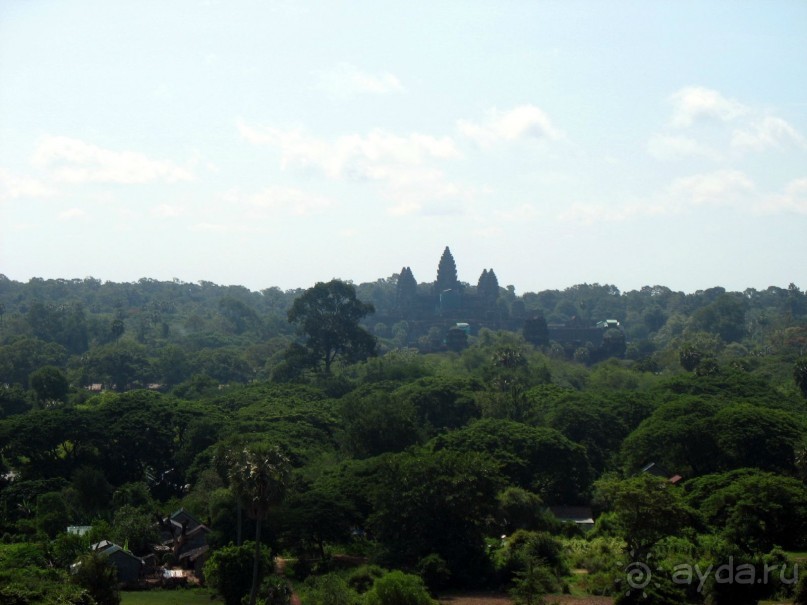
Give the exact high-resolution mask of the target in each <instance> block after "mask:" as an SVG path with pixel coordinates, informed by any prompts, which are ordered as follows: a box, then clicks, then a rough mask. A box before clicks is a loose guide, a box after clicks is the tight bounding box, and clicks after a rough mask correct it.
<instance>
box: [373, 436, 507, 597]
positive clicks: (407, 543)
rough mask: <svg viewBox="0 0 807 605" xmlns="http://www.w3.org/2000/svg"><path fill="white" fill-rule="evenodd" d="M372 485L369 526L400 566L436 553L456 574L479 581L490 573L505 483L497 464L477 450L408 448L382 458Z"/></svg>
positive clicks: (460, 579)
mask: <svg viewBox="0 0 807 605" xmlns="http://www.w3.org/2000/svg"><path fill="white" fill-rule="evenodd" d="M380 465H381V466H380V467H378V473H377V475H376V476H375V478H374V480H373V482H372V483H371V484H370V485H368V486H367V488H366V489H369V490H370V494H371V497H372V499H373V513H372V515H371V516H370V519H369V526H370V529H371V530H372V531H373V533H374V534H375V535H376V536H377V537H378V539H379V541H380V542H381V543H382V544H383V545H384V547H385V549H386V551H387V557H388V558H389V559H390V560H391V561H392V562H394V563H396V564H400V565H409V566H414V565H415V564H416V563H417V562H418V561H419V560H420V559H422V558H423V557H425V556H427V555H430V554H432V553H435V554H438V555H440V556H441V557H442V558H443V559H444V560H445V561H446V563H447V564H448V566H449V568H450V570H451V575H452V577H453V578H456V579H458V580H459V581H460V582H462V581H465V582H467V583H473V582H474V581H476V582H478V581H479V580H480V579H481V576H482V575H483V574H484V572H485V571H486V565H487V557H486V555H485V553H484V550H483V548H484V539H483V538H484V531H485V529H486V527H487V520H488V519H489V518H491V517H492V516H493V514H494V512H495V506H496V494H497V493H498V492H499V490H500V488H501V485H502V481H501V477H500V475H499V474H498V470H497V468H496V466H497V465H496V462H495V461H494V460H493V459H492V458H490V457H488V456H485V455H482V454H477V453H472V452H467V453H466V452H452V451H440V452H435V453H430V452H419V453H416V454H415V453H410V452H404V453H401V454H396V455H394V456H389V457H387V458H385V459H383V461H380Z"/></svg>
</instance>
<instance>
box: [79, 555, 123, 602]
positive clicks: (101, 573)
mask: <svg viewBox="0 0 807 605" xmlns="http://www.w3.org/2000/svg"><path fill="white" fill-rule="evenodd" d="M71 580H72V581H73V583H74V584H78V585H79V586H81V587H82V588H83V589H85V590H86V591H87V592H88V593H90V596H92V598H93V599H94V600H95V602H96V603H97V605H120V592H119V591H118V572H117V570H116V569H115V568H114V567H113V566H112V564H110V562H109V560H108V559H107V558H106V557H105V556H103V555H100V554H98V553H94V552H91V553H88V554H86V555H84V556H83V557H81V559H80V560H79V562H78V563H77V567H76V571H75V573H74V574H73V576H72V577H71Z"/></svg>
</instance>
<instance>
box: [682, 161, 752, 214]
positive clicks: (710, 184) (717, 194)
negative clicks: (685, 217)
mask: <svg viewBox="0 0 807 605" xmlns="http://www.w3.org/2000/svg"><path fill="white" fill-rule="evenodd" d="M753 190H754V183H753V182H752V181H751V179H749V178H748V177H747V176H746V175H745V174H743V173H742V172H740V171H739V170H718V171H716V172H711V173H707V174H698V175H695V176H690V177H685V178H681V179H678V180H676V181H675V182H674V183H673V184H672V185H671V186H670V188H669V193H670V196H671V198H672V201H673V203H675V204H683V205H694V206H707V205H708V206H743V207H745V206H747V202H748V196H749V194H750V193H752V192H753Z"/></svg>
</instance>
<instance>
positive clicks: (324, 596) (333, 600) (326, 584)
mask: <svg viewBox="0 0 807 605" xmlns="http://www.w3.org/2000/svg"><path fill="white" fill-rule="evenodd" d="M303 596H304V598H303V601H304V602H305V603H306V605H356V604H357V603H358V602H359V595H358V593H357V592H356V591H355V590H353V589H352V588H350V586H348V583H347V582H346V581H345V580H344V579H343V578H341V577H340V576H338V575H336V574H333V573H329V574H326V575H324V576H319V577H316V578H309V579H308V580H307V581H306V587H305V589H304V595H303Z"/></svg>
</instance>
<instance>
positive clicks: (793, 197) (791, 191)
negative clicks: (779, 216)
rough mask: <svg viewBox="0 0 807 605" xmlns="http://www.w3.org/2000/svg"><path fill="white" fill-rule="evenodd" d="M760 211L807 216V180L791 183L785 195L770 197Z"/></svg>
mask: <svg viewBox="0 0 807 605" xmlns="http://www.w3.org/2000/svg"><path fill="white" fill-rule="evenodd" d="M760 210H761V211H763V212H766V213H779V212H794V213H796V214H805V215H807V178H801V179H796V180H794V181H791V182H790V183H789V184H788V185H787V187H785V191H784V193H783V194H781V195H773V196H770V197H769V198H768V199H767V200H765V202H764V203H763V204H762V205H761V207H760Z"/></svg>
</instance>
